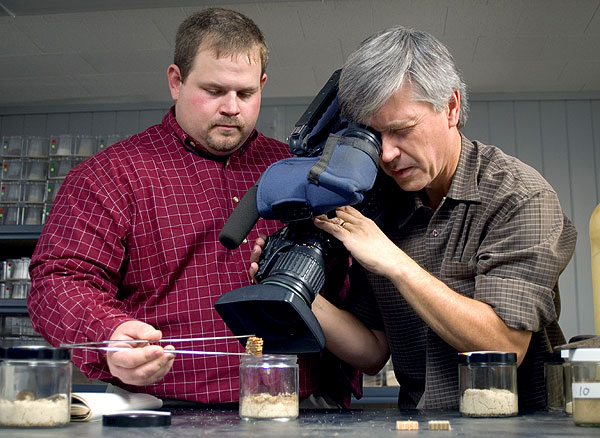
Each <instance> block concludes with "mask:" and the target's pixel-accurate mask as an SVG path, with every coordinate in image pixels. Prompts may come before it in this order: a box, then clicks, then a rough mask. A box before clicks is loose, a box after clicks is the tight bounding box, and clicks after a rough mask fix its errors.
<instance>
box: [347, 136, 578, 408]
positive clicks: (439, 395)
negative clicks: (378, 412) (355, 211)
mask: <svg viewBox="0 0 600 438" xmlns="http://www.w3.org/2000/svg"><path fill="white" fill-rule="evenodd" d="M386 190H388V191H387V195H386V199H393V200H394V202H393V204H392V203H390V207H389V209H388V211H387V212H386V213H385V218H384V219H383V221H382V223H381V226H382V229H383V230H384V231H385V233H386V234H387V235H388V236H389V237H390V239H391V240H393V241H394V242H395V243H396V244H397V245H398V246H399V247H400V248H401V249H402V250H403V251H405V252H406V253H407V254H408V255H409V256H410V257H411V258H413V259H414V260H415V261H416V262H417V263H419V265H420V266H421V267H423V268H424V269H425V270H427V271H428V272H429V273H431V274H432V275H434V276H435V277H436V278H438V279H439V280H441V281H443V282H444V283H445V284H446V285H448V286H449V287H450V288H451V289H453V290H454V291H456V292H458V293H460V294H461V295H464V296H467V297H469V298H474V299H476V300H479V301H482V302H485V303H487V304H489V305H490V306H492V308H493V309H494V311H495V312H496V313H497V314H498V316H499V317H500V318H502V320H503V321H504V322H505V323H506V324H507V325H508V326H509V327H513V328H515V329H519V330H531V331H532V332H533V336H532V339H531V342H530V345H529V350H528V352H527V355H526V357H525V359H524V361H523V363H522V364H521V366H520V367H519V369H518V388H519V407H520V409H521V410H522V411H524V410H531V409H543V408H544V407H545V387H544V368H543V354H544V352H547V351H550V349H551V346H553V345H557V344H559V343H561V342H564V338H563V337H562V333H561V331H560V328H559V327H558V324H557V320H558V314H557V313H558V312H559V309H560V305H559V300H558V298H559V296H558V287H557V284H558V276H559V274H560V273H561V272H562V270H563V269H564V268H565V266H566V265H567V263H568V262H569V260H570V258H571V256H572V254H573V251H574V249H575V243H576V231H575V228H574V227H573V225H572V224H571V222H570V221H569V219H568V218H567V217H566V216H565V215H564V213H563V212H562V209H561V207H560V204H559V201H558V197H557V195H556V193H555V191H554V190H553V189H552V187H550V185H549V184H548V183H547V182H546V181H545V180H544V179H543V178H542V177H541V175H539V173H538V172H537V171H535V170H534V169H532V168H531V167H529V166H527V165H525V164H524V163H522V162H520V161H519V160H517V159H516V158H513V157H510V156H508V155H506V154H504V153H503V152H502V151H501V150H500V149H498V148H496V147H494V146H487V145H483V144H481V143H478V142H471V141H469V140H468V139H466V138H464V137H463V139H462V150H461V155H460V159H459V164H458V168H457V171H456V174H455V175H454V178H453V181H452V184H451V187H450V190H449V192H448V194H447V196H446V197H445V198H444V199H443V201H442V202H441V204H440V205H439V207H438V208H437V209H436V210H435V211H433V210H432V209H430V208H429V207H427V206H425V205H424V204H423V203H422V202H421V199H420V197H419V194H418V193H414V192H413V193H409V192H403V191H401V190H400V189H399V188H398V186H397V185H396V184H395V183H394V182H393V181H388V187H387V188H386ZM357 265H358V264H354V265H353V270H354V269H355V268H354V267H357ZM348 303H349V307H350V309H351V311H353V312H354V313H355V314H357V315H358V316H359V318H361V319H362V320H363V321H364V322H365V323H366V324H367V325H368V326H369V327H371V328H375V329H379V330H385V331H386V335H387V340H388V343H389V345H390V350H391V354H392V361H393V364H394V370H395V374H396V377H397V379H398V381H399V383H400V394H399V406H400V407H401V408H415V407H416V408H419V409H428V408H431V409H456V408H457V407H458V395H459V394H458V370H457V368H458V362H457V353H458V352H457V351H456V350H455V349H454V348H453V347H451V346H450V345H448V344H447V343H446V342H445V341H443V340H442V339H441V338H440V337H439V336H438V335H437V334H436V333H435V332H433V331H432V330H431V329H430V328H429V327H427V326H426V325H425V323H424V322H423V321H422V320H421V318H420V317H419V316H418V315H417V314H416V313H415V312H414V311H413V309H412V308H411V306H410V305H409V304H408V303H407V302H406V301H405V300H404V298H403V297H402V295H401V294H400V293H399V292H398V290H396V288H395V287H394V286H393V284H392V283H391V282H389V281H388V280H386V279H385V278H382V277H378V276H376V275H373V274H371V273H368V272H364V270H362V269H361V268H360V267H358V270H355V271H354V272H352V277H351V289H350V291H349V298H348ZM448 311H449V312H451V311H452V309H448Z"/></svg>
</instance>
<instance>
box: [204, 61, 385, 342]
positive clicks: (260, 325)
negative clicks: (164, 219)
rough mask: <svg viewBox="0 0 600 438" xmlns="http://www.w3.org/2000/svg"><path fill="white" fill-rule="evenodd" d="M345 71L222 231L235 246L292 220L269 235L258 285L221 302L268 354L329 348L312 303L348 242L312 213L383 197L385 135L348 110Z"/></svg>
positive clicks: (236, 328)
mask: <svg viewBox="0 0 600 438" xmlns="http://www.w3.org/2000/svg"><path fill="white" fill-rule="evenodd" d="M340 72H341V70H337V71H336V72H334V73H333V75H332V76H331V78H330V79H329V80H328V81H327V83H326V84H325V86H324V87H323V88H322V89H321V91H320V92H319V94H318V95H317V96H316V97H315V99H314V100H313V101H312V102H311V104H310V105H309V106H308V108H307V110H306V111H305V112H304V114H303V115H302V116H301V117H300V119H299V120H298V122H297V123H296V126H295V128H294V130H293V132H292V133H291V135H290V138H289V140H288V144H289V147H290V152H291V153H292V154H294V155H295V156H294V157H291V158H287V159H284V160H280V161H277V162H275V163H273V164H272V165H271V166H269V168H267V170H266V171H265V172H264V173H263V174H262V175H261V177H260V178H259V180H258V182H257V183H256V184H255V185H254V186H253V187H252V188H250V189H249V190H248V192H246V194H245V195H244V197H243V198H242V200H241V201H240V203H239V204H238V206H237V207H236V208H235V210H234V211H233V213H232V214H231V216H230V217H229V219H228V220H227V222H226V223H225V226H224V227H223V229H222V230H221V233H220V234H219V241H220V242H221V243H222V244H223V245H224V246H226V247H227V248H230V249H234V248H237V247H238V246H239V245H240V244H241V243H242V241H243V240H244V238H245V237H246V236H247V235H248V233H249V232H250V230H251V229H252V227H253V226H254V225H255V224H256V222H257V221H258V219H259V218H260V217H262V218H264V219H276V220H280V221H281V222H283V223H286V225H285V226H284V227H283V228H282V229H280V230H279V231H277V232H276V233H274V234H273V235H271V236H269V237H268V239H267V243H266V244H265V247H264V248H263V252H262V254H261V258H260V261H259V270H258V273H257V275H256V280H257V283H258V284H254V285H251V286H246V287H242V288H239V289H235V290H232V291H230V292H227V293H225V294H223V295H222V296H221V297H219V299H218V300H217V302H216V303H215V309H216V310H217V312H218V313H219V314H220V315H221V317H222V318H223V320H224V321H225V323H226V324H227V326H228V327H229V329H230V330H231V331H232V332H233V333H234V335H244V334H253V335H255V336H258V337H261V338H263V340H264V347H263V350H264V352H265V353H309V352H318V351H321V350H322V349H323V348H324V347H325V336H324V334H323V331H322V329H321V326H320V325H319V323H318V321H317V319H316V317H315V316H314V314H313V313H312V311H311V310H310V306H311V304H312V302H313V301H314V299H315V297H316V296H317V294H318V293H319V291H320V290H321V288H322V287H323V285H324V283H325V267H326V264H327V261H328V260H329V259H330V257H332V256H334V255H336V254H340V253H343V252H344V251H345V249H344V247H343V245H342V244H341V242H339V241H338V240H337V239H335V238H333V237H332V236H331V235H329V234H328V233H325V232H323V231H321V230H319V229H318V228H316V227H315V226H314V225H313V223H312V220H311V218H312V217H313V216H315V215H320V214H328V215H331V214H332V213H333V214H334V213H335V208H336V207H340V206H344V205H355V206H357V208H359V209H360V210H361V212H362V213H363V214H365V215H367V216H372V215H374V214H375V211H376V210H377V204H378V202H377V200H376V198H377V197H376V196H373V195H372V194H371V193H369V194H368V195H367V192H368V191H369V190H371V189H372V188H373V186H374V184H375V180H376V177H377V174H378V169H379V156H380V154H381V138H380V136H379V134H378V133H377V132H375V131H373V130H371V129H370V128H368V127H366V126H364V125H358V124H355V123H352V122H349V121H347V120H345V119H343V117H342V116H341V114H340V110H339V105H338V100H337V91H338V81H339V77H340Z"/></svg>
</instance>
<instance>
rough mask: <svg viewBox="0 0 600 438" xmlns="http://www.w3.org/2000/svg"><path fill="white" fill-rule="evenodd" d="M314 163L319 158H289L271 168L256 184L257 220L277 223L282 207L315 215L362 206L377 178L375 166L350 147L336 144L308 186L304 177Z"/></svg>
mask: <svg viewBox="0 0 600 438" xmlns="http://www.w3.org/2000/svg"><path fill="white" fill-rule="evenodd" d="M330 150H331V149H330ZM318 161H319V157H292V158H286V159H284V160H281V161H277V162H275V163H273V164H271V166H269V168H268V169H267V170H266V171H265V172H264V173H263V175H262V176H261V178H260V181H259V183H258V190H257V196H256V205H257V209H258V212H259V214H260V216H261V217H263V218H265V219H280V217H279V214H277V213H276V212H278V211H281V210H282V208H285V205H286V204H289V205H308V206H310V209H311V210H312V213H313V214H315V215H319V214H323V213H327V212H329V211H331V210H334V209H335V208H336V207H341V206H343V205H355V204H358V203H360V202H362V200H363V199H364V193H365V192H366V191H367V190H369V189H370V188H371V187H373V184H374V182H375V178H376V177H377V170H378V163H376V162H374V161H373V158H372V157H371V156H370V155H369V154H368V153H366V152H365V151H364V150H361V149H358V148H355V147H353V146H348V145H344V144H339V143H336V144H335V145H334V146H333V152H332V153H331V155H330V157H329V160H327V162H326V164H325V166H324V170H323V171H322V172H320V173H319V175H318V180H316V181H314V182H311V181H310V180H309V179H308V175H309V173H310V171H311V168H313V166H314V165H315V164H317V162H318Z"/></svg>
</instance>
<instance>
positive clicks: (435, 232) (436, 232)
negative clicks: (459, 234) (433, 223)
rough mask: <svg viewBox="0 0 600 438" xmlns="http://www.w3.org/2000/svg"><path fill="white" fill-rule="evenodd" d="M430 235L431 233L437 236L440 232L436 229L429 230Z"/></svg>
mask: <svg viewBox="0 0 600 438" xmlns="http://www.w3.org/2000/svg"><path fill="white" fill-rule="evenodd" d="M431 235H432V236H433V237H437V236H439V235H440V232H439V231H438V230H433V231H432V232H431Z"/></svg>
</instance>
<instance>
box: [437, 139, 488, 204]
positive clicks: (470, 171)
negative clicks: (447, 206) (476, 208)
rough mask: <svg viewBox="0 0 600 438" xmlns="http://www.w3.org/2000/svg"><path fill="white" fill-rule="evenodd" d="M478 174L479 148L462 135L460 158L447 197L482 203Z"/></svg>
mask: <svg viewBox="0 0 600 438" xmlns="http://www.w3.org/2000/svg"><path fill="white" fill-rule="evenodd" d="M478 173H479V160H478V158H477V148H476V146H475V145H474V144H473V143H472V142H471V140H469V139H468V138H467V137H465V136H464V135H462V134H461V150H460V158H459V159H458V166H457V168H456V172H454V176H453V177H452V184H450V190H448V194H447V195H446V197H447V198H450V199H454V200H457V201H472V202H480V201H481V197H480V196H479V188H478V185H477V175H478Z"/></svg>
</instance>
